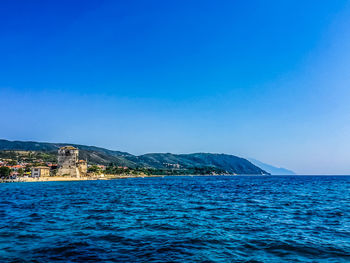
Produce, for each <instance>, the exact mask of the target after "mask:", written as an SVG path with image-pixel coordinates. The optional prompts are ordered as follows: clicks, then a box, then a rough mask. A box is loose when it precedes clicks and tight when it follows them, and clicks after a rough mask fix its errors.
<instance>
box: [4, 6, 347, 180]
mask: <svg viewBox="0 0 350 263" xmlns="http://www.w3.org/2000/svg"><path fill="white" fill-rule="evenodd" d="M0 8H1V11H2V15H1V16H0V24H1V27H0V28H1V29H0V30H1V31H0V32H1V34H0V39H1V41H0V49H1V52H0V60H1V61H2V63H0V98H1V103H0V111H1V113H2V124H1V129H0V138H3V139H7V140H24V141H26V140H31V141H40V142H66V143H75V144H84V145H95V146H99V147H104V148H108V149H112V150H119V151H126V152H130V153H132V154H143V153H147V152H172V153H192V152H212V153H227V154H233V155H237V156H241V157H251V158H255V159H257V160H260V161H262V162H266V163H269V164H272V165H275V166H278V167H284V168H287V169H291V170H293V171H295V172H296V173H298V174H350V137H349V134H350V103H349V101H350V100H349V99H350V89H349V86H350V28H349V26H348V25H349V24H350V3H349V1H345V0H339V1H337V2H336V3H335V2H327V3H326V2H319V1H316V0H312V1H307V3H302V4H301V3H299V4H296V3H295V1H292V0H287V1H283V2H282V1H277V0H271V1H268V2H266V1H249V2H247V1H190V2H188V1H176V2H168V1H147V2H145V1H111V0H106V1H97V0H96V1H90V0H89V1H74V3H72V1H49V2H48V1H39V0H38V1H31V2H30V3H29V2H27V1H19V0H12V1H6V0H5V1H2V2H1V4H0Z"/></svg>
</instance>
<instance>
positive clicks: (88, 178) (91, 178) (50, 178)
mask: <svg viewBox="0 0 350 263" xmlns="http://www.w3.org/2000/svg"><path fill="white" fill-rule="evenodd" d="M218 175H219V174H218ZM165 176H213V175H204V174H191V175H175V174H174V175H105V176H84V177H72V176H45V177H40V178H17V179H5V180H1V181H0V183H35V182H72V181H97V180H114V179H127V178H153V177H165ZM226 176H227V174H226Z"/></svg>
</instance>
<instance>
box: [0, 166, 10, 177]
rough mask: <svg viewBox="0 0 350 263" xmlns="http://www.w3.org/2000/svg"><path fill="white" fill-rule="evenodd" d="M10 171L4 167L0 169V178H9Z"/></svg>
mask: <svg viewBox="0 0 350 263" xmlns="http://www.w3.org/2000/svg"><path fill="white" fill-rule="evenodd" d="M10 173H11V169H10V168H8V167H6V166H1V167H0V178H8V177H9V176H10Z"/></svg>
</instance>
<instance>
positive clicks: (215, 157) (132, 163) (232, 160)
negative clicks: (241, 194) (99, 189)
mask: <svg viewBox="0 0 350 263" xmlns="http://www.w3.org/2000/svg"><path fill="white" fill-rule="evenodd" d="M65 145H72V146H74V147H76V148H78V149H79V158H80V159H87V160H88V162H90V163H96V164H105V165H106V164H110V163H114V164H115V165H122V166H128V167H131V168H135V167H149V168H156V169H189V168H193V167H197V168H205V167H211V168H217V169H220V170H223V171H226V172H228V173H235V174H267V172H265V171H264V170H263V169H261V168H259V167H257V166H256V165H254V164H252V163H251V162H249V161H248V160H246V159H243V158H239V157H237V156H234V155H228V154H211V153H193V154H171V153H152V154H144V155H140V156H135V155H132V154H130V153H127V152H120V151H112V150H108V149H104V148H100V147H95V146H86V145H79V144H65V143H46V142H22V141H8V140H0V151H1V150H3V151H4V150H13V151H14V150H17V151H44V152H49V153H51V154H54V155H56V154H57V149H58V148H60V147H62V146H65Z"/></svg>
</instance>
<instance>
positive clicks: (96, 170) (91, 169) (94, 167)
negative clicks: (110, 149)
mask: <svg viewBox="0 0 350 263" xmlns="http://www.w3.org/2000/svg"><path fill="white" fill-rule="evenodd" d="M88 172H89V173H96V174H99V173H101V168H100V167H98V166H97V165H92V166H90V167H89V168H88Z"/></svg>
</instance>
